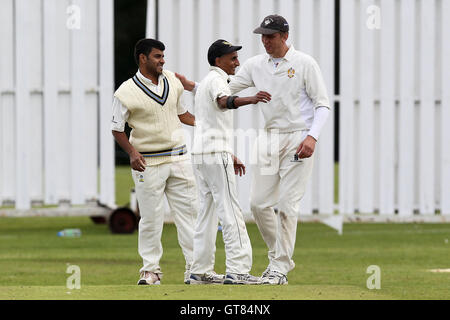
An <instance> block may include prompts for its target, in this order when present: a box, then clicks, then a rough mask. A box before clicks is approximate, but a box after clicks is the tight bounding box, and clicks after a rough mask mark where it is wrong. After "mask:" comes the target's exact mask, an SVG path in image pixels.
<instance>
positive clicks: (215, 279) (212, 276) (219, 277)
mask: <svg viewBox="0 0 450 320" xmlns="http://www.w3.org/2000/svg"><path fill="white" fill-rule="evenodd" d="M224 279H225V276H224V275H223V274H217V273H216V272H215V271H211V272H207V273H205V274H193V273H192V274H191V276H190V278H189V281H190V284H223V280H224Z"/></svg>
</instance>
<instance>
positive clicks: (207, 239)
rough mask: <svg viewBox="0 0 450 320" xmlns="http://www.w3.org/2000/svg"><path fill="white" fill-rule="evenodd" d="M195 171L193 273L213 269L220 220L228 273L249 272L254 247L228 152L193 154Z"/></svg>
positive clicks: (202, 272)
mask: <svg viewBox="0 0 450 320" xmlns="http://www.w3.org/2000/svg"><path fill="white" fill-rule="evenodd" d="M192 160H193V163H194V173H195V178H196V179H197V187H198V190H199V204H200V210H199V213H198V217H197V222H196V225H195V232H194V261H193V263H192V267H191V273H194V274H204V273H206V272H210V271H212V268H211V260H212V259H213V258H214V253H215V243H216V236H217V227H218V220H219V221H220V224H221V225H222V235H223V241H224V244H225V265H226V273H241V274H243V273H249V272H250V269H251V266H252V247H251V244H250V238H249V237H248V233H247V228H246V226H245V221H244V217H243V215H242V210H241V207H240V206H239V203H238V200H237V192H236V178H235V173H234V167H233V160H232V158H231V155H230V154H229V153H227V152H218V153H213V154H194V155H192Z"/></svg>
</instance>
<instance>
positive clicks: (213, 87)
mask: <svg viewBox="0 0 450 320" xmlns="http://www.w3.org/2000/svg"><path fill="white" fill-rule="evenodd" d="M241 48H242V47H241V46H233V45H232V44H231V43H229V42H228V41H225V40H222V39H219V40H217V41H215V42H214V43H213V44H212V45H211V46H210V47H209V50H208V62H209V64H210V66H211V67H210V71H209V73H208V75H207V76H206V77H205V78H204V79H203V80H202V81H201V83H200V84H199V86H198V89H197V90H196V94H195V114H196V127H195V130H194V143H193V148H192V161H193V164H194V173H195V177H196V179H197V186H198V189H199V196H200V199H199V202H200V211H199V214H198V218H197V223H196V226H195V233H194V258H193V263H192V266H191V276H190V284H212V283H217V282H216V281H215V279H214V278H213V277H211V271H212V270H211V260H212V259H213V257H214V249H215V242H216V235H217V225H218V220H219V221H220V224H221V225H222V234H223V241H224V243H225V254H226V261H225V263H226V276H225V279H224V280H223V283H224V284H261V283H262V281H261V279H260V277H255V276H252V275H251V274H250V269H251V266H252V248H251V243H250V239H249V237H248V234H247V229H246V226H245V221H244V217H243V215H242V210H241V208H240V206H239V203H238V200H237V191H236V181H235V174H239V175H242V174H245V166H244V165H243V164H242V163H241V162H240V160H239V159H237V158H236V157H235V156H234V154H233V112H232V110H234V109H237V108H238V107H241V106H244V105H248V104H256V103H258V102H263V103H267V102H268V101H270V94H268V93H267V92H263V91H261V92H258V93H257V94H256V95H255V96H251V97H234V96H231V93H230V88H229V86H228V81H229V76H230V75H234V74H235V70H236V67H237V66H239V59H238V53H237V51H238V50H240V49H241Z"/></svg>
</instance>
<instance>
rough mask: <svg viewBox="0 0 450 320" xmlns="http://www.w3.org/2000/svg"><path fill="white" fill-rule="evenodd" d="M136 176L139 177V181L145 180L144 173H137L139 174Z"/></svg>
mask: <svg viewBox="0 0 450 320" xmlns="http://www.w3.org/2000/svg"><path fill="white" fill-rule="evenodd" d="M136 177H137V178H138V181H139V182H144V175H142V174H140V173H137V174H136Z"/></svg>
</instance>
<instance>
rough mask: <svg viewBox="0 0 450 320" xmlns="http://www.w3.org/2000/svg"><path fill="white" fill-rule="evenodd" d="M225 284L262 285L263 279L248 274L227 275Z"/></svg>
mask: <svg viewBox="0 0 450 320" xmlns="http://www.w3.org/2000/svg"><path fill="white" fill-rule="evenodd" d="M223 284H262V279H261V278H260V277H255V276H252V275H251V274H248V273H246V274H239V273H227V275H226V276H225V280H223Z"/></svg>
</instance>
